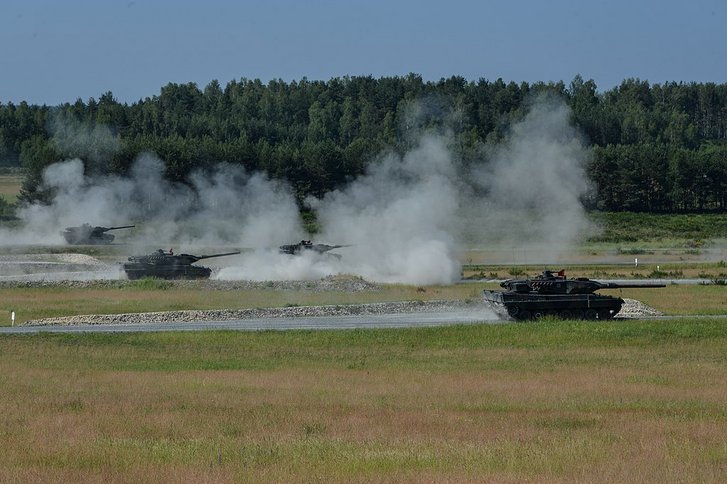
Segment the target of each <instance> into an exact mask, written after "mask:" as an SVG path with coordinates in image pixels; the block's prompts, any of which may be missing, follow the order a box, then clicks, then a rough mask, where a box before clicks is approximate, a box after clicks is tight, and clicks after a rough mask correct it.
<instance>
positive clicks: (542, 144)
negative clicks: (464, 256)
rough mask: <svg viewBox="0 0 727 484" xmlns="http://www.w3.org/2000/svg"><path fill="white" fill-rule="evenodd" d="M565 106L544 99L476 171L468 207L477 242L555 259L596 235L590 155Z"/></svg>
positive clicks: (466, 228) (471, 237) (470, 230)
mask: <svg viewBox="0 0 727 484" xmlns="http://www.w3.org/2000/svg"><path fill="white" fill-rule="evenodd" d="M570 114H571V112H570V109H569V108H568V107H567V106H566V105H565V103H564V102H562V101H561V100H559V99H553V98H540V99H538V101H537V102H535V103H534V104H533V105H532V107H531V109H530V110H529V112H528V114H527V115H526V116H525V118H524V119H523V120H522V121H520V122H519V123H516V124H514V125H513V126H512V127H511V130H510V133H509V135H508V136H507V138H506V139H505V141H504V142H503V143H501V144H500V145H498V146H496V147H495V149H494V150H493V152H492V155H491V156H490V159H489V162H488V163H485V164H479V165H477V166H476V167H474V169H473V170H472V180H473V182H474V183H473V185H474V188H475V191H476V193H483V195H482V196H480V197H476V200H473V201H471V202H470V203H467V204H465V207H466V209H467V210H466V211H465V213H463V216H464V217H465V219H466V220H467V221H468V223H467V224H466V225H464V226H463V228H464V232H468V235H467V236H466V238H467V239H469V240H470V241H472V240H474V241H475V242H476V243H479V244H486V245H490V244H498V245H499V246H500V247H518V248H523V247H525V248H529V249H530V250H532V249H533V248H535V249H536V252H537V254H536V253H535V252H534V253H533V254H532V257H531V262H537V260H536V258H537V257H541V258H542V259H541V261H542V262H547V259H553V258H555V257H557V255H558V254H559V253H561V252H564V251H567V250H568V249H571V248H573V247H574V246H575V245H576V244H577V243H578V242H579V241H580V240H581V239H583V238H584V237H586V236H587V235H588V234H589V233H591V232H592V231H593V227H592V226H591V224H590V222H589V221H588V218H587V216H586V212H585V210H584V208H583V205H582V203H581V201H580V199H581V197H582V196H583V195H584V194H585V193H586V192H587V191H588V190H589V182H588V179H587V177H586V173H585V169H584V167H585V163H586V160H587V159H588V156H589V153H590V152H589V150H588V149H587V148H586V147H585V145H584V144H583V140H582V138H581V136H580V134H579V133H578V131H577V130H576V129H575V128H574V127H573V126H572V125H571V123H570Z"/></svg>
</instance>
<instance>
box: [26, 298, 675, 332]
mask: <svg viewBox="0 0 727 484" xmlns="http://www.w3.org/2000/svg"><path fill="white" fill-rule="evenodd" d="M463 309H466V310H468V311H478V310H481V311H482V315H483V319H486V318H488V315H490V314H491V312H490V310H489V309H487V307H486V306H485V305H484V304H482V305H480V304H479V303H473V302H468V301H404V302H388V303H371V304H346V305H331V306H295V307H283V308H259V309H237V310H224V309H221V310H204V311H203V310H195V311H163V312H152V313H126V314H89V315H79V316H65V317H59V318H46V319H36V320H30V321H26V322H25V323H24V326H48V325H80V324H154V323H186V322H192V321H230V320H236V319H261V318H266V319H267V318H295V317H316V316H351V315H375V314H399V313H417V312H421V313H427V312H443V311H462V310H463ZM659 315H661V313H660V312H659V311H657V310H655V309H653V308H651V307H649V306H646V305H645V304H643V303H641V302H639V301H636V300H634V299H625V304H624V305H623V307H622V308H621V312H619V313H618V315H617V317H619V318H629V319H634V318H639V317H645V316H659Z"/></svg>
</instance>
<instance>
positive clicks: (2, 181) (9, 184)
mask: <svg viewBox="0 0 727 484" xmlns="http://www.w3.org/2000/svg"><path fill="white" fill-rule="evenodd" d="M22 183H23V177H22V176H21V175H0V196H2V197H3V198H5V200H6V201H7V202H9V203H15V201H16V199H17V197H18V194H19V193H20V186H21V185H22Z"/></svg>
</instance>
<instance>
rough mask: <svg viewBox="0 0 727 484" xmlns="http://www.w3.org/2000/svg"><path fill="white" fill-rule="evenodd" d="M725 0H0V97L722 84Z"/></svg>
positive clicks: (55, 100)
mask: <svg viewBox="0 0 727 484" xmlns="http://www.w3.org/2000/svg"><path fill="white" fill-rule="evenodd" d="M725 26H727V1H725V0H691V1H689V2H687V1H674V0H610V1H606V0H603V1H588V0H580V1H578V0H548V1H545V0H542V1H537V0H520V1H512V0H502V1H501V0H489V1H488V0H480V1H470V0H448V1H444V0H436V1H432V0H419V1H413V0H404V1H396V0H388V1H387V0H366V1H346V0H325V1H323V0H299V1H289V0H238V1H234V0H228V1H224V0H204V1H201V0H200V1H193V0H118V1H117V0H56V1H52V0H2V1H1V2H0V103H8V102H13V103H15V104H17V103H19V102H21V101H26V102H28V103H30V104H46V105H57V104H61V103H65V102H70V103H73V102H75V101H76V100H77V99H79V98H80V99H82V100H84V101H87V100H88V99H89V98H95V99H98V98H99V97H100V96H101V95H102V94H104V93H105V92H108V91H111V92H112V93H113V95H114V97H115V98H116V99H117V100H118V101H120V102H124V103H133V102H137V101H139V100H142V99H145V98H147V97H151V96H154V95H158V94H159V92H160V90H161V88H162V87H163V86H164V85H166V84H168V83H170V82H173V83H187V82H194V83H197V85H198V86H199V87H200V88H204V86H206V85H207V84H208V83H209V82H210V81H212V80H213V79H216V80H218V81H219V82H220V84H221V85H222V86H224V85H225V84H227V83H228V82H229V81H231V80H234V79H241V78H247V79H260V80H261V81H263V82H264V83H267V82H268V81H270V80H272V79H281V80H283V81H286V82H290V81H297V80H300V79H302V78H303V77H305V78H307V79H309V80H329V79H331V78H334V77H342V76H358V75H371V76H373V77H376V78H378V77H382V76H404V75H407V74H409V73H417V74H420V75H421V76H422V77H423V78H424V80H426V81H437V80H439V79H441V78H444V77H450V76H453V75H458V76H463V77H464V78H466V79H468V80H473V81H476V80H479V79H487V80H490V81H494V80H497V79H498V78H502V79H503V80H505V81H506V82H509V81H515V82H517V83H520V82H523V81H526V82H537V81H543V82H549V81H561V80H562V81H564V82H565V83H566V84H568V83H570V81H571V80H572V79H573V78H574V77H575V76H576V75H577V74H580V75H581V76H582V77H583V78H584V79H586V80H588V79H593V80H594V81H595V82H596V85H597V86H598V89H599V91H601V92H603V91H606V90H609V89H611V88H613V87H615V86H618V85H619V84H620V83H621V81H623V80H624V79H627V78H638V79H641V80H647V81H649V82H650V83H652V84H655V83H664V82H670V81H676V82H693V81H694V82H716V83H725V82H727V28H725Z"/></svg>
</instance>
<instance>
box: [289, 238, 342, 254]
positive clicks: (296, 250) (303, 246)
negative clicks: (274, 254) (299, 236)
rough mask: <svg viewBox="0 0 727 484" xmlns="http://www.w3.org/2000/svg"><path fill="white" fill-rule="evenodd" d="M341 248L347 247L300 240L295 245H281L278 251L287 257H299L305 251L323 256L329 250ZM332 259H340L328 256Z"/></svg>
mask: <svg viewBox="0 0 727 484" xmlns="http://www.w3.org/2000/svg"><path fill="white" fill-rule="evenodd" d="M341 247H349V246H348V245H328V244H314V243H313V242H311V241H310V240H301V241H300V242H298V243H297V244H288V245H281V246H280V247H279V248H278V249H279V252H280V253H281V254H289V255H300V254H303V253H305V252H306V251H311V252H316V253H318V254H325V253H326V252H328V251H329V250H333V249H340V248H341ZM329 255H332V256H334V257H338V258H340V257H341V256H340V255H338V254H329Z"/></svg>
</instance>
